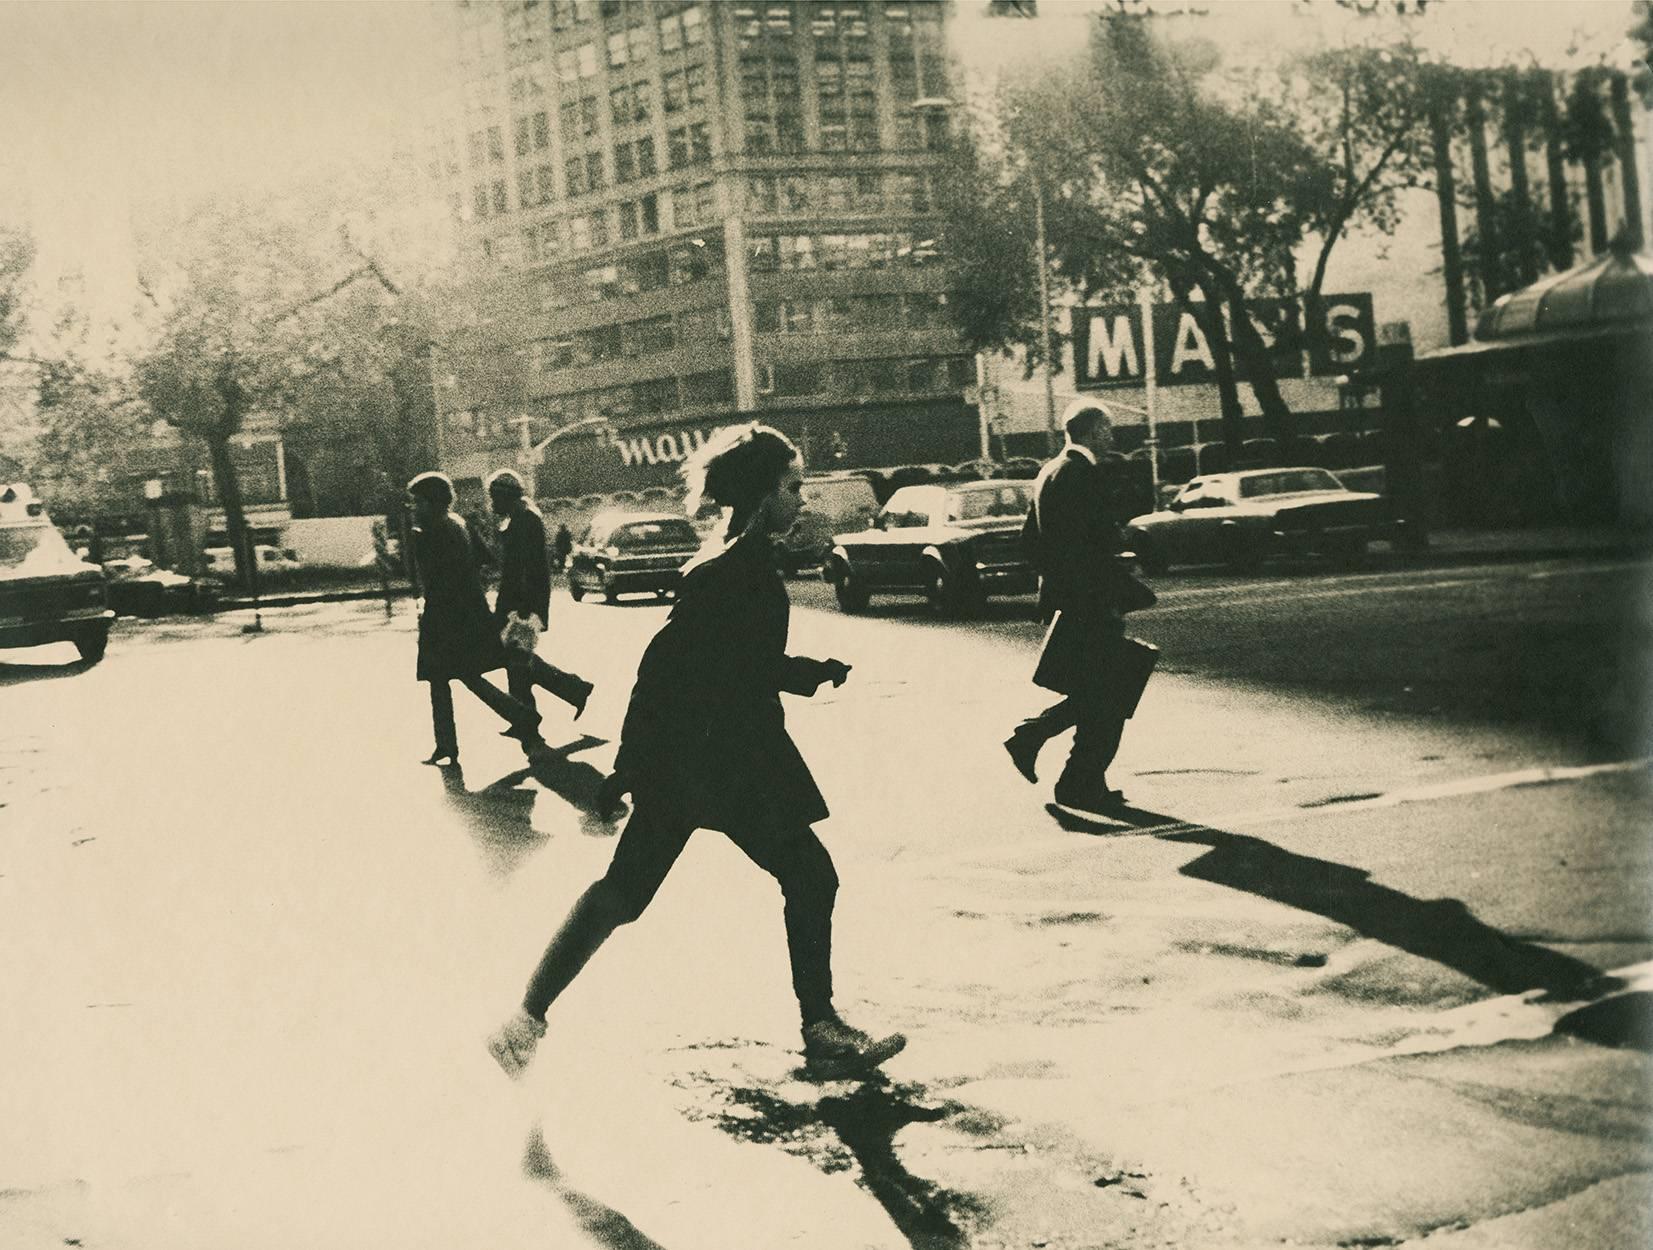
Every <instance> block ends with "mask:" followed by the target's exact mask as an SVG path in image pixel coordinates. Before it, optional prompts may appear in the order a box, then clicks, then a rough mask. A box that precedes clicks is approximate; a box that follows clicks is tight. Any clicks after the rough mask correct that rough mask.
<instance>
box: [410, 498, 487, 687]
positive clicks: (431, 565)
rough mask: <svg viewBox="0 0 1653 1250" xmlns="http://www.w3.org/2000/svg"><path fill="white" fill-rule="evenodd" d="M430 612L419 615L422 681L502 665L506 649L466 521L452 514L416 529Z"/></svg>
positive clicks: (451, 677) (421, 581) (416, 552)
mask: <svg viewBox="0 0 1653 1250" xmlns="http://www.w3.org/2000/svg"><path fill="white" fill-rule="evenodd" d="M413 559H414V562H415V564H416V565H417V567H418V571H419V586H420V589H421V593H422V594H423V596H424V600H425V607H424V611H423V612H421V613H420V615H419V667H418V677H419V680H420V681H453V680H456V679H458V678H461V677H474V676H476V675H477V674H478V673H486V672H489V671H491V670H493V669H496V668H499V667H500V666H502V665H503V664H504V662H505V652H504V648H503V646H502V645H501V644H500V641H499V630H498V628H497V627H496V626H495V625H494V618H493V614H492V613H490V612H489V611H488V599H487V596H485V595H484V594H483V593H482V578H481V576H480V575H479V574H478V572H477V560H476V552H475V549H474V548H473V546H472V543H471V536H470V532H469V530H468V529H467V528H466V525H465V522H464V521H462V520H460V519H459V518H458V517H456V516H454V515H453V514H452V513H449V514H447V515H445V516H444V517H443V518H442V519H441V520H440V521H437V522H436V523H435V524H434V525H433V526H432V527H431V528H430V529H428V530H426V529H416V530H414V531H413Z"/></svg>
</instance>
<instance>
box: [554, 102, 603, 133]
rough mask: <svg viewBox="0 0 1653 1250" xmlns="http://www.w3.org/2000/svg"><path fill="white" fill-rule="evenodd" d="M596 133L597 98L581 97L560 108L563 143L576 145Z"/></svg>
mask: <svg viewBox="0 0 1653 1250" xmlns="http://www.w3.org/2000/svg"><path fill="white" fill-rule="evenodd" d="M596 133H597V97H596V96H594V95H588V96H581V97H580V98H579V99H578V100H570V101H569V102H568V103H566V104H564V105H563V106H562V137H563V142H564V143H578V142H579V141H580V140H581V139H589V138H591V136H592V135H594V134H596Z"/></svg>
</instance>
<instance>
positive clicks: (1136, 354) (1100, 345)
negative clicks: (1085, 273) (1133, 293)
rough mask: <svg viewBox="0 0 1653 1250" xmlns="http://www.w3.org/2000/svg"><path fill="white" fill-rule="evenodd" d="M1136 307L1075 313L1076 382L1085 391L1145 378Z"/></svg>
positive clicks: (1124, 305) (1088, 310)
mask: <svg viewBox="0 0 1653 1250" xmlns="http://www.w3.org/2000/svg"><path fill="white" fill-rule="evenodd" d="M1137 317H1138V314H1137V310H1136V306H1135V305H1133V304H1120V305H1115V306H1113V307H1109V308H1076V309H1074V310H1073V349H1074V352H1073V355H1074V361H1075V364H1076V368H1075V371H1074V381H1075V382H1077V383H1078V384H1079V386H1081V387H1086V386H1101V385H1103V384H1105V383H1108V382H1136V381H1140V380H1141V378H1142V353H1141V351H1140V350H1139V348H1138V344H1137V333H1138V330H1139V328H1140V327H1139V326H1138V323H1137Z"/></svg>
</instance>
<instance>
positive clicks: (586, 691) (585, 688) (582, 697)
mask: <svg viewBox="0 0 1653 1250" xmlns="http://www.w3.org/2000/svg"><path fill="white" fill-rule="evenodd" d="M596 688H597V687H595V686H593V685H592V684H591V683H590V682H589V681H582V682H581V683H580V692H579V694H577V695H575V696H574V701H573V702H572V703H570V704H569V706H570V707H572V708H573V709H574V719H575V720H579V719H580V717H582V716H584V715H585V703H586V700H587V699H589V698H590V697H591V692H592V691H593V690H595V689H596Z"/></svg>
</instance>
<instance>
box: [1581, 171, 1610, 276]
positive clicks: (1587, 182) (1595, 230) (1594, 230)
mask: <svg viewBox="0 0 1653 1250" xmlns="http://www.w3.org/2000/svg"><path fill="white" fill-rule="evenodd" d="M1584 198H1585V200H1586V201H1587V202H1588V203H1589V206H1590V253H1591V255H1593V256H1600V255H1601V254H1602V253H1603V252H1605V251H1606V250H1607V188H1606V187H1604V186H1603V185H1602V182H1601V157H1599V156H1596V155H1595V154H1594V153H1592V154H1591V155H1589V156H1586V157H1585V158H1584Z"/></svg>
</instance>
